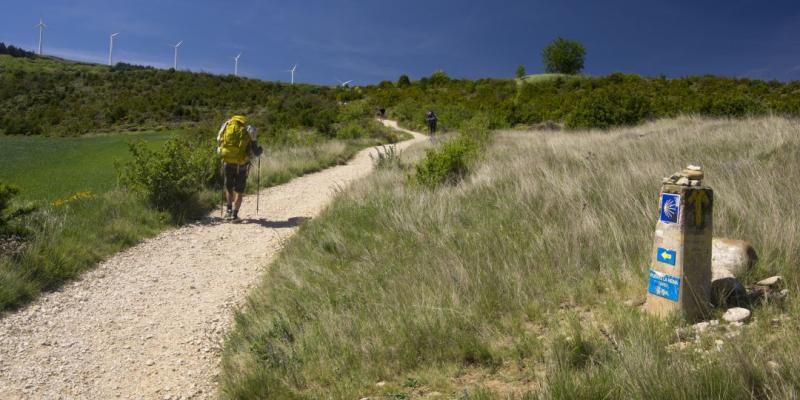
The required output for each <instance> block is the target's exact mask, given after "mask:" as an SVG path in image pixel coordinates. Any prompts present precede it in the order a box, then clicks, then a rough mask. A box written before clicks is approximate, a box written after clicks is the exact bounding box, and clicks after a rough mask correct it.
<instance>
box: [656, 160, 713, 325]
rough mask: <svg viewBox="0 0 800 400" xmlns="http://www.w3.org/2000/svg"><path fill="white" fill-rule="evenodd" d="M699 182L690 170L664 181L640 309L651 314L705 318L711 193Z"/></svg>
mask: <svg viewBox="0 0 800 400" xmlns="http://www.w3.org/2000/svg"><path fill="white" fill-rule="evenodd" d="M703 177H704V174H703V171H702V170H701V169H700V168H699V167H695V166H689V167H687V168H686V169H684V170H683V171H681V172H680V173H677V174H674V175H672V176H671V177H669V178H665V179H664V181H663V182H662V185H661V194H660V196H659V215H658V220H657V222H656V231H655V239H654V244H653V253H652V261H651V264H650V270H649V272H648V285H647V301H646V302H645V306H644V308H645V310H646V311H647V312H649V313H651V314H654V315H658V316H661V317H666V316H668V315H670V314H673V313H677V314H679V315H680V316H682V317H683V318H685V319H687V320H699V319H703V318H704V317H705V316H707V315H708V311H709V305H710V296H711V240H712V236H713V220H712V212H713V207H714V191H713V190H712V189H711V188H710V187H708V186H704V185H703V182H702V180H703Z"/></svg>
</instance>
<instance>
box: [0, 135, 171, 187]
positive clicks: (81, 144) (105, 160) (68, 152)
mask: <svg viewBox="0 0 800 400" xmlns="http://www.w3.org/2000/svg"><path fill="white" fill-rule="evenodd" d="M169 135H170V134H169V133H166V132H146V133H137V134H126V135H103V136H91V137H78V138H54V137H34V136H0V148H2V152H3V156H2V158H0V182H5V183H11V184H14V185H16V186H18V187H19V188H20V196H19V197H20V199H21V200H31V201H39V200H45V201H55V200H58V199H64V198H68V197H70V196H72V195H74V194H75V193H78V192H91V193H102V192H106V191H108V190H110V189H113V188H114V187H116V185H117V170H116V168H115V167H114V162H115V161H116V160H120V161H124V160H128V159H130V153H129V152H128V142H130V141H133V140H144V141H146V142H147V143H149V144H151V145H152V146H153V147H158V146H159V145H161V144H162V143H164V142H165V141H166V140H167V139H168V138H169Z"/></svg>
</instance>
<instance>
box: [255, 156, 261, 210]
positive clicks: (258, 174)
mask: <svg viewBox="0 0 800 400" xmlns="http://www.w3.org/2000/svg"><path fill="white" fill-rule="evenodd" d="M260 202H261V155H260V154H259V155H258V171H256V215H258V203H260Z"/></svg>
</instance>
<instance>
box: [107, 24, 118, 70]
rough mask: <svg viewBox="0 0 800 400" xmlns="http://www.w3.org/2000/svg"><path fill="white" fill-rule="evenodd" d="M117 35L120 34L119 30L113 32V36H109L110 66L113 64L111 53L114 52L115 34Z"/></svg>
mask: <svg viewBox="0 0 800 400" xmlns="http://www.w3.org/2000/svg"><path fill="white" fill-rule="evenodd" d="M117 35H119V32H117V33H112V34H111V36H110V37H109V43H108V65H109V66H111V65H113V64H112V63H111V61H112V58H111V55H112V54H113V53H114V36H117Z"/></svg>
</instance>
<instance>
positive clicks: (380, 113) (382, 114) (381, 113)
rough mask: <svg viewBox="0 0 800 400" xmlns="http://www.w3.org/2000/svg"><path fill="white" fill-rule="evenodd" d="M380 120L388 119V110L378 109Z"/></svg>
mask: <svg viewBox="0 0 800 400" xmlns="http://www.w3.org/2000/svg"><path fill="white" fill-rule="evenodd" d="M378 118H380V119H381V120H383V119H384V118H386V109H385V108H379V109H378Z"/></svg>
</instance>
